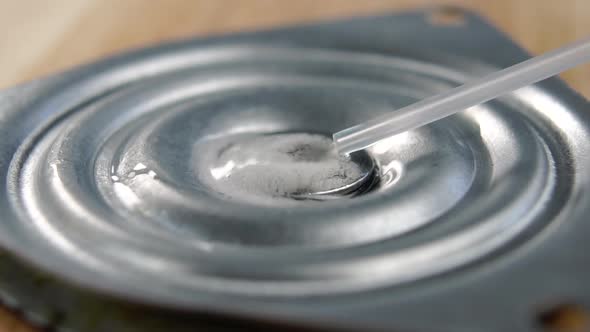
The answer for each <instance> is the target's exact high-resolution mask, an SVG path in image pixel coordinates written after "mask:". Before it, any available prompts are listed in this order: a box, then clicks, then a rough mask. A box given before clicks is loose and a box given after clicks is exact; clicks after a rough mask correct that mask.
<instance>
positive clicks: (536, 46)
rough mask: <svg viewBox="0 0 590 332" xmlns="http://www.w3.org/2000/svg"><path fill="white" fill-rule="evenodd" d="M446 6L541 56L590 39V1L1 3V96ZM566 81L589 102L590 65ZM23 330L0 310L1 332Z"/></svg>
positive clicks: (142, 0) (92, 0) (9, 0)
mask: <svg viewBox="0 0 590 332" xmlns="http://www.w3.org/2000/svg"><path fill="white" fill-rule="evenodd" d="M440 3H445V4H455V5H459V6H462V7H465V8H469V9H472V10H475V11H477V12H479V13H480V14H481V15H483V16H485V17H487V18H488V19H489V20H490V21H491V22H492V23H493V24H495V25H496V26H498V27H499V28H500V29H501V30H503V31H505V32H507V33H508V34H509V35H510V36H511V37H512V38H513V39H514V40H516V41H517V42H518V43H520V44H521V45H522V46H524V47H525V48H526V49H527V50H529V51H530V52H532V53H535V54H536V53H540V52H543V51H546V50H549V49H552V48H555V47H557V46H560V45H562V44H564V43H567V42H570V41H573V40H575V39H578V38H582V37H584V36H590V1H589V0H559V1H557V0H456V1H436V0H431V1H428V0H364V1H352V0H298V1H295V0H275V1H271V0H267V1H265V0H244V1H240V0H217V1H216V0H211V1H197V0H186V1H183V0H168V1H164V0H52V1H41V0H40V1H30V0H25V1H13V0H0V89H1V88H4V87H8V86H11V85H15V84H17V83H19V82H24V81H27V80H31V79H35V78H38V77H41V76H43V75H47V74H50V73H56V72H59V71H60V70H63V69H66V68H70V67H73V66H75V65H78V64H82V63H85V62H90V61H93V60H96V59H99V58H100V57H103V56H106V55H109V54H113V53H116V52H119V51H123V50H127V49H130V48H136V47H141V46H144V45H149V44H153V43H157V42H159V41H163V40H173V39H178V38H186V37H192V36H204V35H210V34H219V33H226V32H232V31H243V30H254V29H256V28H261V27H272V26H278V25H281V24H294V23H299V22H311V21H314V20H320V19H326V18H337V17H346V16H353V15H369V14H377V13H384V12H387V11H392V10H399V9H407V8H415V7H422V6H431V5H436V4H440ZM563 76H564V78H565V79H566V81H567V82H568V83H570V85H572V86H573V87H574V88H575V89H577V90H578V91H580V92H581V93H582V94H583V95H585V96H586V97H590V66H588V65H587V66H583V67H579V68H577V69H574V70H571V71H569V72H567V73H565V74H564V75H563ZM48 300H49V299H48ZM25 331H27V332H29V331H32V330H31V329H30V328H28V327H26V325H24V324H22V323H19V322H18V321H17V320H16V319H15V318H14V316H11V314H9V313H8V312H7V311H5V310H0V332H25Z"/></svg>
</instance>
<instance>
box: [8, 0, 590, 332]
mask: <svg viewBox="0 0 590 332" xmlns="http://www.w3.org/2000/svg"><path fill="white" fill-rule="evenodd" d="M429 15H430V13H429V12H428V11H426V12H425V11H416V12H410V13H403V14H399V15H392V16H383V17H370V18H361V19H353V20H348V21H339V22H332V23H324V24H321V25H311V26H303V27H292V28H286V29H279V30H272V31H265V32H257V33H247V34H240V35H234V36H228V37H216V38H212V39H205V40H192V41H183V42H177V43H172V44H167V45H163V46H157V47H154V48H150V49H146V50H141V51H136V52H132V53H129V54H126V55H122V56H118V57H114V58H111V59H107V60H104V61H101V62H98V63H95V64H91V65H89V66H85V67H82V68H78V69H74V70H73V71H70V72H67V73H64V74H61V75H57V76H54V77H49V78H45V79H41V80H39V81H36V82H32V83H29V84H26V85H23V86H18V87H15V88H13V89H9V90H6V91H4V92H0V133H1V134H2V140H1V142H0V172H1V174H2V177H1V178H0V181H2V183H1V184H2V186H1V187H2V188H3V190H2V192H0V210H2V211H3V213H2V217H1V219H0V221H1V222H0V245H1V246H2V248H4V249H5V251H6V258H5V259H3V260H2V263H1V264H0V272H1V273H0V290H2V294H4V299H5V301H12V302H13V303H16V304H17V305H20V306H21V307H22V308H23V310H24V311H25V312H27V313H28V316H29V317H30V318H31V319H34V320H37V321H39V322H40V323H42V324H49V325H56V326H59V327H60V328H63V329H64V331H67V330H68V329H72V330H83V331H112V330H113V329H116V330H119V331H135V330H138V329H140V330H141V331H172V330H174V331H176V330H178V331H184V330H190V329H191V328H194V327H195V326H200V327H204V326H206V327H207V328H208V329H209V330H212V331H213V330H214V329H213V328H214V327H215V328H217V329H219V330H220V331H223V330H224V329H227V330H230V329H232V328H233V329H235V328H245V326H250V327H249V328H254V327H255V328H259V329H264V328H266V329H271V330H272V329H277V328H278V326H280V328H281V329H286V328H287V327H290V328H293V329H295V330H296V329H297V328H299V327H301V328H310V327H317V328H325V329H334V330H338V329H342V330H346V329H353V330H354V329H362V330H364V331H368V330H370V329H375V330H387V331H389V330H391V329H393V328H398V329H401V331H403V330H404V329H407V330H408V331H422V330H423V331H463V330H465V331H523V332H524V331H535V330H536V329H537V328H538V326H537V325H536V322H535V319H534V317H533V315H534V312H535V310H536V308H537V307H538V306H539V305H542V304H545V303H549V302H551V301H557V300H559V301H562V300H563V299H566V300H568V301H574V302H576V303H578V304H581V305H588V304H589V303H590V284H588V283H587V280H590V267H588V264H587V261H588V259H590V251H589V250H588V248H587V247H588V245H587V244H586V243H587V241H586V240H585V238H586V234H589V232H590V224H589V223H588V222H586V221H587V217H586V215H587V214H588V212H590V205H589V204H588V203H589V195H590V190H588V189H589V188H590V172H588V171H589V167H590V140H589V137H590V113H587V109H588V103H587V102H586V101H585V100H583V99H582V98H581V97H579V96H578V95H576V94H575V93H574V92H572V91H571V90H570V89H569V88H567V87H566V86H565V85H564V84H563V83H562V82H560V81H559V80H557V79H551V80H547V81H544V82H542V83H540V84H537V85H535V86H531V87H528V88H525V89H521V90H518V91H516V92H514V93H513V94H511V95H510V96H507V97H505V98H502V99H500V100H497V101H494V102H491V103H487V104H484V105H481V106H479V107H474V108H471V109H469V110H466V111H464V112H462V113H460V114H457V115H455V116H452V117H450V118H448V119H445V120H442V121H439V122H436V123H434V124H432V125H429V126H426V127H423V128H420V129H417V130H414V131H410V132H407V133H404V134H401V135H398V136H395V137H392V138H391V139H389V140H386V141H383V142H381V143H380V144H377V145H375V146H374V147H372V148H371V149H369V150H368V151H367V154H368V156H369V157H370V160H371V162H373V163H375V169H376V172H377V174H376V177H375V180H374V182H371V185H370V189H368V190H366V192H363V193H362V194H359V195H354V196H352V197H348V196H347V197H341V198H339V199H331V200H326V201H322V202H317V201H314V200H294V201H292V202H291V201H290V202H289V203H288V204H287V203H285V201H284V200H270V199H269V200H264V199H263V200H250V199H249V197H241V196H240V195H243V194H241V193H234V192H230V193H229V194H228V193H227V192H216V191H215V190H212V187H211V186H210V185H208V182H207V180H206V179H204V178H203V177H202V176H201V175H202V174H203V170H202V168H200V167H198V165H199V161H200V160H202V158H203V156H204V155H203V154H202V151H203V150H202V149H201V147H202V144H207V142H210V141H211V140H218V139H227V138H231V137H232V135H242V134H257V135H269V134H274V133H281V132H310V133H331V132H334V131H336V130H338V129H341V128H345V127H346V126H349V125H351V124H355V123H358V122H360V121H361V120H362V119H365V118H367V117H372V116H374V115H377V114H380V113H383V112H390V111H392V110H394V109H396V108H399V107H402V106H405V105H407V104H410V103H412V102H414V101H416V100H418V99H421V98H424V97H426V96H429V95H432V94H434V93H437V92H440V91H442V90H445V89H448V88H450V87H452V86H455V85H458V84H460V83H461V82H463V81H466V80H468V79H469V78H471V77H474V76H478V75H481V74H483V73H486V72H489V71H491V70H494V69H497V68H499V67H506V66H508V65H510V64H513V63H515V62H518V61H521V60H523V59H525V58H526V57H527V55H526V54H525V53H524V52H523V51H522V50H520V49H519V48H518V47H517V46H515V45H514V44H513V43H512V42H510V41H509V40H507V39H506V38H505V37H504V36H503V35H501V34H500V33H498V32H496V31H495V30H494V29H493V28H492V27H490V26H489V25H487V24H486V23H485V22H483V21H482V20H481V19H480V18H478V17H477V16H475V15H472V14H469V13H465V15H464V17H463V21H462V23H461V24H451V25H442V26H441V25H432V24H431V23H430V22H429V20H428V19H427V17H429ZM498 50H501V51H498ZM367 160H368V159H367ZM360 162H362V161H360ZM25 271H26V272H25ZM32 271H34V272H32ZM32 275H36V276H42V277H34V276H32ZM39 292H41V293H45V294H47V296H46V297H45V298H44V299H43V300H41V298H43V297H42V296H40V295H39V294H40V293H39ZM33 293H35V296H34V297H32V294H33ZM146 313H149V314H146ZM248 324H255V325H248Z"/></svg>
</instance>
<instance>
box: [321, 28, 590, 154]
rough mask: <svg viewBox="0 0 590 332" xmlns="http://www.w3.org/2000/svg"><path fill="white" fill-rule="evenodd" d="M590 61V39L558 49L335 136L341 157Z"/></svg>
mask: <svg viewBox="0 0 590 332" xmlns="http://www.w3.org/2000/svg"><path fill="white" fill-rule="evenodd" d="M588 61H590V38H588V39H584V40H580V41H577V42H575V43H573V44H569V45H567V46H564V47H561V48H558V49H556V50H553V51H550V52H547V53H545V54H542V55H539V56H536V57H534V58H531V59H529V60H526V61H523V62H521V63H518V64H516V65H513V66H511V67H508V68H506V69H503V70H500V71H497V72H494V73H492V74H490V75H487V76H485V77H482V78H479V79H477V80H474V81H472V82H469V83H466V84H464V85H461V86H459V87H456V88H454V89H451V90H449V91H447V92H444V93H441V94H439V95H435V96H433V97H430V98H427V99H424V100H421V101H419V102H417V103H415V104H412V105H409V106H407V107H404V108H401V109H398V110H396V111H393V112H391V113H388V114H385V115H382V116H380V117H377V118H375V119H372V120H369V121H367V122H365V123H362V124H359V125H356V126H353V127H350V128H347V129H344V130H342V131H339V132H337V133H335V134H334V135H333V140H334V144H335V146H336V149H337V150H338V152H339V153H341V154H347V153H351V152H354V151H358V150H362V149H365V148H367V147H369V146H371V145H373V144H375V143H377V142H378V141H380V140H382V139H384V138H388V137H391V136H393V135H396V134H399V133H401V132H404V131H407V130H410V129H414V128H417V127H421V126H424V125H426V124H429V123H431V122H434V121H436V120H440V119H442V118H444V117H447V116H449V115H452V114H454V113H457V112H459V111H462V110H464V109H466V108H469V107H471V106H474V105H477V104H481V103H483V102H486V101H489V100H491V99H494V98H496V97H498V96H500V95H502V94H504V93H507V92H511V91H514V90H516V89H518V88H521V87H524V86H526V85H530V84H533V83H536V82H538V81H541V80H544V79H546V78H548V77H551V76H553V75H557V74H559V73H561V72H562V71H565V70H567V69H570V68H572V67H575V66H578V65H580V64H583V63H585V62H588Z"/></svg>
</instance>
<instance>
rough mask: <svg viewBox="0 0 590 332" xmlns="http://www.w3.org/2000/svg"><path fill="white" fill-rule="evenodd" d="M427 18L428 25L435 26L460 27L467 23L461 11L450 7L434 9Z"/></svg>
mask: <svg viewBox="0 0 590 332" xmlns="http://www.w3.org/2000/svg"><path fill="white" fill-rule="evenodd" d="M427 18H428V22H430V24H432V25H437V26H461V25H465V24H466V21H467V18H466V17H465V12H464V11H463V9H461V8H457V7H452V6H441V7H436V8H434V9H433V10H432V11H430V13H428V17H427Z"/></svg>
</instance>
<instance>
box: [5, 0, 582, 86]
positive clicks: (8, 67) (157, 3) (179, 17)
mask: <svg viewBox="0 0 590 332" xmlns="http://www.w3.org/2000/svg"><path fill="white" fill-rule="evenodd" d="M440 4H451V5H457V6H461V7H465V8H468V9H471V10H474V11H476V12H478V13H480V14H481V15H483V16H485V17H486V18H487V19H488V20H490V21H491V22H492V23H493V24H494V25H496V26H497V27H498V28H500V29H501V30H503V31H504V32H506V33H508V34H509V35H510V36H511V37H512V38H513V39H514V40H516V41H517V42H518V43H519V44H520V45H522V46H523V47H524V48H526V49H527V50H528V51H529V52H531V53H533V54H538V53H540V52H543V51H546V50H549V49H552V48H555V47H557V46H560V45H562V44H564V43H566V42H570V41H573V40H575V39H577V38H581V37H583V36H590V1H588V0H559V1H556V0H455V1H453V0H448V1H440V0H364V1H354V0H320V1H318V0H298V1H291V0H274V1H273V0H166V1H165V0H150V1H146V0H51V1H41V0H39V1H32V0H24V1H23V0H20V1H17V0H0V73H1V75H0V89H1V88H5V87H8V86H12V85H15V84H17V83H19V82H24V81H27V80H31V79H34V78H38V77H41V76H43V75H47V74H51V73H55V72H59V71H61V70H64V69H66V68H71V67H73V66H76V65H79V64H82V63H86V62H89V61H93V60H96V59H99V58H101V57H104V56H106V55H109V54H113V53H117V52H121V51H124V50H128V49H132V48H137V47H141V46H144V45H149V44H154V43H158V42H161V41H166V40H174V39H179V38H187V37H194V36H207V35H212V34H220V33H228V32H234V31H244V30H255V29H259V28H268V27H273V26H279V25H285V24H296V23H303V22H312V21H315V20H321V19H334V18H338V17H346V16H354V15H370V14H379V13H385V12H388V11H394V10H401V9H408V8H416V7H424V6H433V5H440ZM563 76H564V77H565V79H566V80H567V81H568V82H569V83H570V84H571V85H572V86H574V87H575V88H576V89H577V90H578V91H580V92H581V93H582V94H584V95H585V96H586V97H590V66H584V67H579V68H577V69H574V70H571V71H569V72H567V73H565V74H564V75H563Z"/></svg>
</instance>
